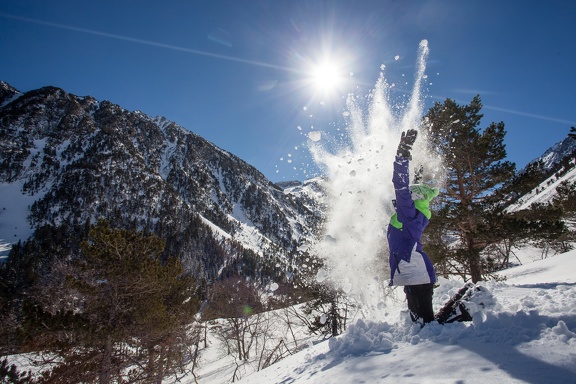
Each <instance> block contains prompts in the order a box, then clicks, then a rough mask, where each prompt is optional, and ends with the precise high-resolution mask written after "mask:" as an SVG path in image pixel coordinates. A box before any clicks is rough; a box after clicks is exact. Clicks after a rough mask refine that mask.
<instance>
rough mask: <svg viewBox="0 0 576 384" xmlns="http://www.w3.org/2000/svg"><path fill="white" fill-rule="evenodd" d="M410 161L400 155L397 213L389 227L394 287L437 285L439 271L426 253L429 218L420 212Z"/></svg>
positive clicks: (396, 173)
mask: <svg viewBox="0 0 576 384" xmlns="http://www.w3.org/2000/svg"><path fill="white" fill-rule="evenodd" d="M408 165H409V161H408V159H405V158H402V157H398V156H396V161H395V162H394V175H393V176H392V182H393V183H394V190H395V193H396V214H395V215H394V216H392V219H391V220H390V225H388V234H387V236H388V246H389V249H390V259H389V261H390V285H400V286H402V285H419V284H428V283H435V282H436V272H435V271H434V267H433V266H432V262H431V261H430V259H429V258H428V255H426V253H425V252H424V251H423V250H422V243H421V242H420V238H421V237H422V233H423V232H424V229H425V228H426V226H427V225H428V218H427V217H426V215H424V213H422V212H420V211H419V210H417V209H416V206H415V205H414V201H413V200H412V197H411V195H410V189H409V181H410V176H409V172H408Z"/></svg>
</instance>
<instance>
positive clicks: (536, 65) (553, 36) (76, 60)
mask: <svg viewBox="0 0 576 384" xmlns="http://www.w3.org/2000/svg"><path fill="white" fill-rule="evenodd" d="M422 39H427V40H428V44H429V48H430V54H429V58H428V62H427V70H426V73H427V83H426V87H425V90H424V95H425V96H426V101H425V103H426V105H427V106H431V105H432V104H433V103H434V102H436V101H444V100H445V99H446V98H451V99H454V100H456V102H458V103H459V104H468V103H469V102H470V100H471V99H472V97H473V96H474V95H475V94H480V96H481V98H482V102H483V104H484V108H483V113H484V119H483V121H482V127H485V126H488V125H489V123H491V122H500V121H503V122H504V123H505V126H506V131H507V132H508V133H507V136H506V145H507V150H508V159H509V160H510V161H513V162H515V163H516V165H517V167H518V168H522V167H523V166H524V165H526V163H527V162H529V161H530V160H532V159H534V158H535V157H538V156H540V155H541V154H542V153H543V152H544V151H545V150H546V149H548V148H549V147H550V146H552V145H553V144H555V143H556V142H558V141H560V140H562V139H563V138H565V137H566V136H567V134H568V132H569V130H570V127H571V126H573V125H576V42H575V39H576V1H573V0H564V1H560V0H547V1H531V0H523V1H512V0H508V1H503V0H467V1H462V0H429V1H427V0H411V1H401V0H351V1H338V0H332V1H312V0H309V1H299V0H284V1H283V0H269V1H264V0H163V1H157V0H122V1H112V0H100V1H78V0H51V1H45V0H0V80H4V81H6V82H8V83H10V84H11V85H12V86H14V87H15V88H17V89H19V90H20V91H29V90H32V89H36V88H40V87H42V86H47V85H53V86H57V87H61V88H63V89H65V90H66V91H68V92H70V93H73V94H75V95H78V96H87V95H90V96H93V97H95V98H96V99H98V100H110V101H112V102H113V103H117V104H119V105H121V106H122V107H124V108H126V109H129V110H140V111H142V112H144V113H146V114H148V115H151V116H157V115H161V116H164V117H166V118H168V119H169V120H172V121H175V122H176V123H178V124H180V125H182V126H183V127H185V128H187V129H189V130H191V131H193V132H195V133H197V134H199V135H200V136H202V137H204V138H206V139H207V140H209V141H211V142H213V143H214V144H216V145H217V146H219V147H221V148H223V149H225V150H228V151H230V152H232V153H233V154H235V155H237V156H239V157H240V158H242V159H243V160H245V161H247V162H248V163H250V164H252V165H253V166H255V167H256V168H257V169H259V170H260V171H261V172H263V173H264V174H265V175H266V176H267V177H268V178H269V179H270V180H272V181H282V180H293V179H300V180H302V179H305V178H307V177H309V176H311V175H312V174H313V172H314V170H315V167H314V166H313V165H311V164H310V162H311V160H310V158H309V156H308V152H307V149H306V143H307V141H308V139H307V137H306V135H307V133H308V132H310V131H335V130H338V129H342V128H343V125H344V120H343V116H342V112H343V111H344V108H345V105H344V99H345V95H346V94H347V93H350V92H352V93H355V94H356V95H358V96H361V95H366V94H367V93H368V92H369V91H370V90H371V89H373V87H374V84H375V82H376V80H377V79H378V76H379V74H380V72H381V66H382V64H384V65H385V72H384V75H385V77H386V78H387V79H388V81H389V82H391V83H395V84H396V87H395V89H396V91H395V92H396V96H398V97H399V98H400V99H401V98H402V95H403V94H404V91H405V92H409V91H410V89H411V86H412V82H413V79H414V71H415V68H414V67H415V62H416V55H417V50H418V44H419V42H420V41H421V40H422ZM319 65H328V66H332V67H333V68H334V71H335V72H336V73H335V76H336V77H338V76H339V78H336V79H335V78H334V77H332V78H328V79H326V80H322V79H318V78H317V76H316V75H315V71H316V67H317V66H319ZM328 72H330V70H329V69H324V71H323V73H324V74H326V73H328ZM337 80H338V81H337ZM329 85H330V86H332V87H329ZM425 109H427V108H425Z"/></svg>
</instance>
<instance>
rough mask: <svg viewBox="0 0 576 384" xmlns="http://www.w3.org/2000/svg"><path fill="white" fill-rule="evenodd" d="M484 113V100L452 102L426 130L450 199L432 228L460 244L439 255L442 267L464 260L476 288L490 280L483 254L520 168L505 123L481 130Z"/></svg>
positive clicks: (429, 118)
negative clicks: (509, 152)
mask: <svg viewBox="0 0 576 384" xmlns="http://www.w3.org/2000/svg"><path fill="white" fill-rule="evenodd" d="M481 109H482V103H481V100H480V96H479V95H477V96H475V97H474V98H473V99H472V101H471V102H470V104H469V105H458V104H456V102H454V101H453V100H451V99H446V101H444V103H436V104H435V105H434V106H433V107H432V108H431V109H430V110H429V112H428V113H427V115H426V116H425V124H424V128H425V131H426V133H427V136H428V138H429V140H430V143H431V145H432V148H433V150H435V151H436V152H437V153H438V154H439V155H441V156H442V158H443V160H444V165H445V168H446V169H445V172H446V178H445V184H444V191H443V192H444V193H442V194H441V196H440V197H439V198H438V199H436V202H435V204H436V206H437V208H438V209H439V210H440V215H437V216H436V220H432V221H431V224H434V225H442V226H444V234H445V235H448V234H452V235H456V236H457V237H458V239H459V244H458V246H457V247H456V248H454V249H452V250H451V251H450V255H435V256H436V261H438V259H439V258H445V257H447V256H450V257H453V258H456V259H458V261H460V263H462V264H463V265H464V266H465V269H466V270H465V271H464V272H465V273H466V274H468V275H469V276H471V278H472V280H473V281H474V282H476V281H479V280H482V278H483V274H484V271H483V265H482V258H481V251H482V249H484V247H485V246H486V245H487V244H488V243H489V242H490V240H491V232H492V229H491V221H493V220H494V219H495V212H494V207H495V206H496V204H495V203H496V202H497V197H498V195H497V193H496V191H497V189H498V188H499V187H500V186H501V185H502V184H503V183H504V182H505V181H507V180H509V179H510V178H512V177H513V176H514V172H515V165H514V164H513V163H510V162H508V161H505V158H506V149H505V144H504V136H505V134H506V132H505V130H504V123H503V122H500V123H491V124H490V125H489V126H488V127H487V128H485V129H480V128H479V125H480V121H481V119H482V117H483V115H482V114H481V113H480V110H481ZM439 217H442V218H443V220H442V222H440V220H438V218H439ZM444 251H446V249H445V250H444ZM431 256H433V255H431Z"/></svg>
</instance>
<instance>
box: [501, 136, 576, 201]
mask: <svg viewBox="0 0 576 384" xmlns="http://www.w3.org/2000/svg"><path fill="white" fill-rule="evenodd" d="M530 171H532V172H533V173H535V174H537V175H540V176H539V178H540V179H541V180H542V181H541V182H540V183H538V184H537V185H535V186H534V187H533V188H532V189H531V190H530V191H528V192H527V193H526V194H524V195H523V196H521V197H519V198H518V199H517V200H516V202H515V203H514V204H512V205H511V206H509V207H508V208H507V210H508V211H509V212H515V211H521V210H523V209H527V208H529V207H530V206H531V205H532V204H547V203H550V202H552V200H553V199H554V198H555V197H556V196H557V192H556V188H557V187H558V186H559V185H560V184H562V183H563V182H567V183H574V182H576V140H575V139H573V138H571V137H566V138H565V139H564V140H562V141H561V142H559V143H556V144H555V145H553V146H552V147H551V148H550V149H548V150H547V151H546V152H544V154H543V155H542V156H540V157H538V158H536V159H534V160H533V161H531V162H530V163H529V164H528V165H527V166H526V167H525V168H524V169H523V170H522V171H520V172H519V175H520V176H522V175H523V174H525V173H527V172H530Z"/></svg>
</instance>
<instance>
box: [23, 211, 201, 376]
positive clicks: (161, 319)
mask: <svg viewBox="0 0 576 384" xmlns="http://www.w3.org/2000/svg"><path fill="white" fill-rule="evenodd" d="M163 249H164V242H163V241H162V240H161V239H159V238H157V237H156V236H143V235H142V234H141V233H138V232H136V231H126V230H116V229H110V228H109V226H108V224H107V223H106V222H103V221H101V222H99V223H98V225H97V226H95V227H94V228H92V230H91V231H90V235H89V238H88V240H87V241H84V242H83V243H82V245H81V250H82V252H81V254H82V257H80V258H79V259H78V260H77V261H76V262H75V263H74V264H73V265H72V267H71V268H70V267H69V268H66V269H65V272H66V279H65V284H64V285H63V286H59V287H58V286H57V287H52V288H51V291H52V292H53V293H54V294H53V296H55V297H54V299H53V300H52V302H45V303H43V304H44V305H42V306H40V307H39V308H37V309H36V312H35V314H34V316H35V318H36V322H40V323H42V325H44V328H42V325H38V328H40V329H42V330H43V334H41V335H42V341H41V342H40V343H39V344H38V345H37V348H46V349H47V351H48V352H49V353H56V354H58V355H59V356H60V363H59V364H57V365H56V366H55V367H54V368H53V369H52V370H51V371H47V372H45V373H44V377H43V381H46V382H55V383H57V382H66V383H74V382H98V383H111V382H122V381H128V382H134V381H140V382H151V383H152V382H157V383H160V382H161V380H162V378H163V377H165V376H166V375H168V374H169V373H171V372H173V371H174V368H175V366H176V365H177V366H180V364H181V363H182V362H183V361H185V359H186V356H185V354H186V352H187V350H188V349H187V339H186V338H187V335H186V327H187V325H188V324H189V323H191V322H192V321H193V316H194V314H195V313H196V312H197V309H198V300H197V299H196V296H195V294H194V286H195V285H194V281H193V280H192V279H191V278H190V277H188V276H187V275H185V274H184V269H183V267H182V265H181V263H180V261H179V260H176V259H173V258H169V259H168V260H162V259H161V257H162V254H163ZM36 307H38V306H36ZM31 317H32V316H31ZM32 320H33V319H32ZM46 325H47V326H46ZM63 330H64V331H65V332H62V331H63Z"/></svg>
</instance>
